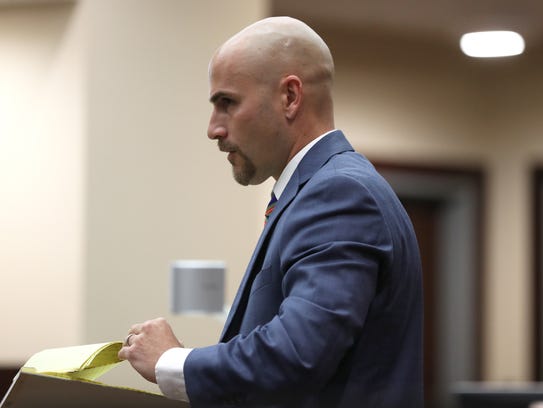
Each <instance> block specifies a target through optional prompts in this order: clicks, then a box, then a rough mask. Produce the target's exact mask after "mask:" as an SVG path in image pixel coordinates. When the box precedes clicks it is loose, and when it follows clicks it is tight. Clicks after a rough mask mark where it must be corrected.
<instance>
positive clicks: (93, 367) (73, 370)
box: [22, 341, 123, 381]
mask: <svg viewBox="0 0 543 408" xmlns="http://www.w3.org/2000/svg"><path fill="white" fill-rule="evenodd" d="M122 346H123V343H122V342H120V341H115V342H111V343H98V344H87V345H84V346H73V347H61V348H53V349H47V350H43V351H40V352H39V353H36V354H34V355H33V356H32V357H30V359H29V360H28V361H27V362H26V364H25V365H24V366H23V367H22V371H25V372H28V373H36V374H43V375H53V376H55V377H64V378H69V379H72V380H87V381H93V380H95V379H97V378H98V377H100V376H101V375H103V374H105V373H106V372H108V371H109V370H111V369H112V368H113V367H115V365H116V364H118V363H120V362H121V360H119V358H118V357H117V354H118V353H119V350H120V349H121V347H122Z"/></svg>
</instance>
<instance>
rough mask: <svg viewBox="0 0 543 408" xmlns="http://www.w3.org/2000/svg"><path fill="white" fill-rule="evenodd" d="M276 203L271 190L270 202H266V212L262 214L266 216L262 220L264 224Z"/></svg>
mask: <svg viewBox="0 0 543 408" xmlns="http://www.w3.org/2000/svg"><path fill="white" fill-rule="evenodd" d="M276 203H277V197H275V194H273V192H272V194H271V199H270V202H269V203H268V206H267V207H266V212H265V213H264V216H265V217H266V219H265V220H264V224H265V223H266V222H268V218H270V215H271V213H272V212H273V209H274V208H275V204H276Z"/></svg>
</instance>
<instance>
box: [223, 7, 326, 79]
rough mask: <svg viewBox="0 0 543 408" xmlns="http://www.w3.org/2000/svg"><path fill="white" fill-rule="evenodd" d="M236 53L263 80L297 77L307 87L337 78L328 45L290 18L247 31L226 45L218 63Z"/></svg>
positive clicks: (261, 23)
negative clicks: (291, 75) (313, 83)
mask: <svg viewBox="0 0 543 408" xmlns="http://www.w3.org/2000/svg"><path fill="white" fill-rule="evenodd" d="M232 53H233V54H234V55H235V57H236V59H237V61H238V62H239V63H241V62H243V64H244V65H243V67H245V68H246V69H247V70H248V71H249V70H250V71H252V75H254V76H256V77H261V78H262V79H268V80H274V79H276V78H278V77H280V76H284V75H289V74H294V75H297V76H299V77H300V79H302V81H304V82H305V83H312V82H323V83H324V82H330V83H331V82H332V78H333V74H334V62H333V59H332V55H331V53H330V50H329V49H328V46H327V45H326V43H325V42H324V41H323V40H322V38H321V37H320V36H319V35H318V34H317V33H316V32H315V31H313V30H312V29H311V28H310V27H309V26H308V25H307V24H305V23H303V22H302V21H300V20H296V19H294V18H290V17H270V18H266V19H264V20H260V21H258V22H256V23H254V24H252V25H250V26H248V27H246V28H245V29H243V30H242V31H240V32H239V33H237V34H236V35H234V36H233V37H232V38H230V39H229V40H228V41H227V42H226V43H224V44H223V46H222V47H221V48H219V50H218V51H217V53H216V54H215V56H214V59H215V58H221V57H224V56H232Z"/></svg>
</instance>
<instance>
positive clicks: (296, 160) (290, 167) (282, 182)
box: [273, 129, 335, 200]
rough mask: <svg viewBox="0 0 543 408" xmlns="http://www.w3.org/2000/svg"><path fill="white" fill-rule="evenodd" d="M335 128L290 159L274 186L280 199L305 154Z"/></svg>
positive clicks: (274, 191) (274, 190) (276, 195)
mask: <svg viewBox="0 0 543 408" xmlns="http://www.w3.org/2000/svg"><path fill="white" fill-rule="evenodd" d="M334 131H335V129H334V130H330V131H329V132H326V133H324V134H323V135H320V136H319V137H317V138H316V139H313V140H312V141H311V142H309V143H308V144H306V145H305V146H304V147H303V148H302V150H300V151H299V152H298V153H296V155H295V156H294V157H293V158H292V159H290V161H289V162H288V164H287V165H286V167H285V168H284V169H283V172H282V173H281V175H280V176H279V178H278V179H277V181H276V182H275V185H274V186H273V194H275V197H277V199H278V200H279V197H281V194H283V191H284V190H285V187H286V186H287V184H288V182H289V181H290V178H291V177H292V175H293V174H294V170H296V167H298V164H300V162H301V161H302V159H303V158H304V156H305V155H306V154H307V152H308V151H309V150H310V149H311V148H312V147H313V146H314V145H315V144H317V142H318V141H319V140H321V139H322V138H324V137H325V136H327V135H329V134H330V133H332V132H334Z"/></svg>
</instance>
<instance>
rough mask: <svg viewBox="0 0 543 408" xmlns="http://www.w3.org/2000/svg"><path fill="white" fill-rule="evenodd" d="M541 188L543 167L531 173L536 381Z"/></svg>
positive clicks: (538, 373) (536, 371)
mask: <svg viewBox="0 0 543 408" xmlns="http://www.w3.org/2000/svg"><path fill="white" fill-rule="evenodd" d="M542 188H543V167H537V168H535V169H534V171H533V175H532V202H533V209H532V212H533V220H534V222H533V223H532V237H533V240H532V242H533V288H532V291H533V292H532V301H533V319H534V320H533V327H534V336H533V339H534V344H533V353H534V358H533V364H532V378H533V379H534V380H536V381H541V380H542V379H543V367H542V364H541V358H542V355H541V353H542V352H543V351H542V347H541V342H542V341H543V334H542V329H543V328H542V326H541V318H542V310H541V309H542V308H543V304H542V299H541V284H542V277H541V268H542V267H543V265H542V264H541V254H540V253H539V251H540V248H541V240H542V239H543V237H541V228H542V227H541V225H542V224H541V223H542V222H543V214H542V213H541V211H540V209H541V205H542V204H543V203H542V202H541V189H542Z"/></svg>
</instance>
